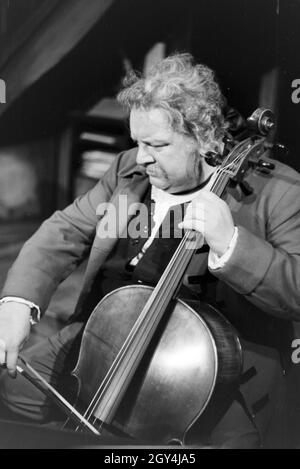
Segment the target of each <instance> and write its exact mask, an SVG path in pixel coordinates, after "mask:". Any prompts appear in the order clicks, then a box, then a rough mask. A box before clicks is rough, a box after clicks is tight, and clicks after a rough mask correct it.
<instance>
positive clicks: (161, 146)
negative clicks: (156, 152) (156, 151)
mask: <svg viewBox="0 0 300 469" xmlns="http://www.w3.org/2000/svg"><path fill="white" fill-rule="evenodd" d="M151 146H152V147H153V148H164V147H167V146H169V143H161V144H160V145H151Z"/></svg>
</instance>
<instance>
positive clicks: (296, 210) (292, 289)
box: [212, 184, 300, 321]
mask: <svg viewBox="0 0 300 469" xmlns="http://www.w3.org/2000/svg"><path fill="white" fill-rule="evenodd" d="M264 217H265V220H266V239H262V238H260V237H258V236H256V235H255V234H254V233H252V232H250V231H249V230H248V229H246V228H245V227H243V226H239V227H238V228H239V235H238V239H237V244H236V246H235V249H234V251H233V253H232V255H231V257H230V259H229V260H228V261H227V263H226V265H225V266H224V267H222V268H220V269H217V270H214V271H212V273H213V274H214V275H215V276H216V277H218V278H219V279H220V280H222V281H224V282H225V283H226V284H227V285H229V286H230V287H231V288H233V289H234V290H235V291H236V292H238V293H240V294H242V295H244V296H245V298H247V300H249V301H250V302H251V303H253V304H254V305H255V306H257V307H258V308H259V309H261V310H263V311H265V312H267V313H270V314H272V315H274V316H277V317H281V318H286V319H294V320H297V321H299V320H300V189H299V184H295V185H291V186H289V188H288V189H287V191H286V192H285V193H284V195H283V196H282V197H281V198H280V200H279V201H278V202H277V203H276V205H275V206H274V207H273V209H272V211H271V213H268V214H264Z"/></svg>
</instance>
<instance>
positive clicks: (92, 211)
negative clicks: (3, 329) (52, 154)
mask: <svg viewBox="0 0 300 469" xmlns="http://www.w3.org/2000/svg"><path fill="white" fill-rule="evenodd" d="M122 155H123V153H121V154H120V156H119V157H117V158H116V160H115V162H114V163H113V164H112V166H111V167H110V168H109V170H108V171H107V173H106V174H105V175H104V176H103V178H102V179H101V180H100V181H99V182H98V183H97V184H96V185H95V187H94V188H93V189H91V190H90V191H89V192H88V193H87V194H85V195H83V196H81V197H79V198H77V199H76V200H75V201H74V202H73V203H72V204H71V205H69V206H68V207H67V208H66V209H64V210H63V211H56V212H55V213H54V214H53V215H52V216H51V217H50V218H49V219H48V220H46V221H45V222H44V223H42V225H41V226H40V228H39V229H38V230H37V232H36V233H35V234H34V235H33V236H32V237H31V238H30V239H29V240H28V241H27V242H26V243H25V244H24V246H23V248H22V249H21V251H20V253H19V255H18V257H17V259H16V261H15V262H14V264H13V265H12V267H11V268H10V270H9V272H8V276H7V279H6V282H5V284H4V287H3V290H2V293H1V296H2V297H3V296H19V297H23V298H26V299H28V300H30V301H33V302H34V303H36V304H38V305H39V306H40V308H41V310H42V311H45V309H46V308H47V306H48V304H49V301H50V299H51V296H52V294H53V293H54V291H55V289H56V288H57V286H58V285H59V283H60V282H62V281H63V280H64V279H65V278H66V277H67V276H68V275H69V274H70V273H71V272H72V271H73V270H74V269H75V268H76V267H77V266H78V265H79V264H80V262H81V261H82V260H83V259H84V258H85V257H86V256H87V255H88V253H89V250H90V247H91V244H92V242H93V238H94V236H95V230H96V224H97V221H98V220H97V217H96V209H97V206H98V205H99V204H100V203H103V202H107V201H108V200H109V199H110V197H111V195H112V193H113V191H114V189H115V187H116V186H117V182H118V176H117V174H118V168H119V165H120V159H121V157H122Z"/></svg>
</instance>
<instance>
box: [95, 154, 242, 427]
mask: <svg viewBox="0 0 300 469" xmlns="http://www.w3.org/2000/svg"><path fill="white" fill-rule="evenodd" d="M235 159H236V160H238V159H241V154H240V155H238V157H236V158H235ZM233 165H234V161H232V162H230V163H229V164H227V167H224V168H221V169H220V170H219V178H218V179H217V180H216V183H215V185H214V189H215V190H216V188H217V187H218V185H219V187H220V186H223V184H224V181H222V179H225V178H224V176H227V178H226V179H228V174H227V175H226V174H224V173H226V172H227V173H229V172H228V169H227V168H230V166H233ZM229 174H230V173H229ZM222 176H223V177H222ZM212 190H213V189H212ZM188 236H189V235H188V234H187V236H186V238H188ZM185 242H186V239H185V240H184V243H183V244H185ZM185 251H186V250H185ZM178 252H179V253H180V252H181V249H179V250H178ZM185 257H187V258H189V257H190V256H189V255H185V256H184V257H183V259H180V258H179V262H180V264H182V265H184V264H185V261H186V259H185ZM174 261H176V259H174ZM177 261H178V259H177ZM174 263H175V264H176V262H174ZM181 276H182V273H181V272H180V273H179V274H178V275H177V276H176V279H174V281H173V282H172V283H173V284H174V283H175V284H176V283H177V282H178V279H180V277H181ZM169 278H170V277H169ZM172 286H173V285H172ZM162 287H163V288H162V290H161V295H165V291H164V290H168V289H170V285H168V282H166V284H165V285H164V284H163V285H162ZM161 295H159V296H161ZM158 301H159V297H158ZM163 303H164V302H163ZM162 306H164V305H162ZM162 306H161V308H160V309H162ZM152 328H153V326H152ZM134 334H135V331H134V330H132V334H130V335H129V340H128V347H130V346H131V344H132V343H133V339H134ZM131 336H132V337H131ZM128 347H126V348H128ZM121 350H122V349H121ZM125 352H126V350H125V347H124V353H125ZM121 355H122V354H120V356H119V357H118V358H119V365H120V363H121V358H122V357H121ZM117 366H118V365H117ZM111 368H113V366H112V367H111ZM114 369H115V368H114ZM99 390H100V388H99ZM104 390H105V389H104ZM104 390H103V391H104ZM97 397H98V396H97V393H96V394H95V396H94V398H95V399H97ZM92 402H93V401H92ZM92 407H93V406H92ZM88 409H89V408H88ZM95 420H96V418H95Z"/></svg>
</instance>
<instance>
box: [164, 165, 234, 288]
mask: <svg viewBox="0 0 300 469" xmlns="http://www.w3.org/2000/svg"><path fill="white" fill-rule="evenodd" d="M231 166H232V163H231ZM223 173H224V170H223ZM221 185H222V184H221ZM215 187H217V185H216V186H215ZM175 280H176V281H177V278H176V279H175ZM162 294H164V291H162Z"/></svg>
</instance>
